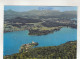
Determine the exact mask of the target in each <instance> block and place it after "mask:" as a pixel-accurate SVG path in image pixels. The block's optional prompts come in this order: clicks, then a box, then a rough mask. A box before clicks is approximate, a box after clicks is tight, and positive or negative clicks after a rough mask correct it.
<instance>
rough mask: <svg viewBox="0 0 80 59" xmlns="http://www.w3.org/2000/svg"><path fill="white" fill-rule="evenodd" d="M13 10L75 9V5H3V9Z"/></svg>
mask: <svg viewBox="0 0 80 59" xmlns="http://www.w3.org/2000/svg"><path fill="white" fill-rule="evenodd" d="M10 9H11V10H14V11H18V12H24V11H29V10H43V9H48V10H59V11H72V10H76V11H77V7H71V6H70V7H68V6H67V7H66V6H65V7H59V6H58V7H56V6H55V7H54V6H5V7H4V10H10Z"/></svg>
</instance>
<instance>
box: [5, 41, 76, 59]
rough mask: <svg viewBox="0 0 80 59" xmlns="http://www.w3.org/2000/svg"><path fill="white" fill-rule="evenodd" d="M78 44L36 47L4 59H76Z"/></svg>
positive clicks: (74, 42)
mask: <svg viewBox="0 0 80 59" xmlns="http://www.w3.org/2000/svg"><path fill="white" fill-rule="evenodd" d="M76 42H77V41H69V42H67V43H64V44H61V45H59V46H48V47H36V48H32V49H29V50H28V52H22V53H16V54H13V55H7V56H4V59H76V50H77V48H76V45H77V44H76Z"/></svg>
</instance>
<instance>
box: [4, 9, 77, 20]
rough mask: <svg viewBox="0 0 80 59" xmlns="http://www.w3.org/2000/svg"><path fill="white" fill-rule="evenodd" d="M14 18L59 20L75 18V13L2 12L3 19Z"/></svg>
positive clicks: (52, 11) (55, 11)
mask: <svg viewBox="0 0 80 59" xmlns="http://www.w3.org/2000/svg"><path fill="white" fill-rule="evenodd" d="M16 17H25V18H34V19H35V18H36V19H42V18H61V17H69V18H75V17H77V11H64V12H60V11H57V10H31V11H27V12H16V11H13V10H7V11H4V19H5V20H8V19H14V18H16Z"/></svg>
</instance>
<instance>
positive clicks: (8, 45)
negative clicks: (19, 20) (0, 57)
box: [4, 27, 77, 55]
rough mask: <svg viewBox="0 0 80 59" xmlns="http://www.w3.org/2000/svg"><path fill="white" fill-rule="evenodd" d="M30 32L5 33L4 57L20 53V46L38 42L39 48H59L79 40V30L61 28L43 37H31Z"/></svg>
mask: <svg viewBox="0 0 80 59" xmlns="http://www.w3.org/2000/svg"><path fill="white" fill-rule="evenodd" d="M28 33H29V32H28V30H25V31H15V32H8V33H4V55H11V54H14V53H18V52H19V49H20V46H21V45H23V44H27V43H31V42H32V41H34V42H38V43H39V45H38V46H37V47H44V46H57V45H60V44H63V43H66V42H68V41H74V40H77V29H72V28H66V27H64V28H61V29H60V30H59V31H55V32H54V33H50V34H48V35H42V36H30V35H28Z"/></svg>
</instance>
